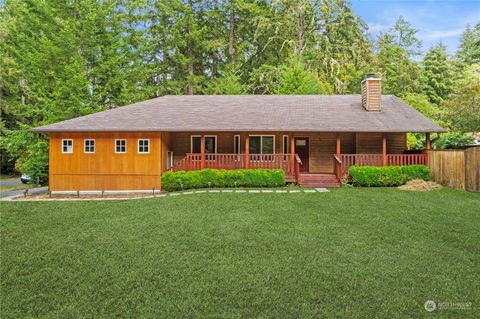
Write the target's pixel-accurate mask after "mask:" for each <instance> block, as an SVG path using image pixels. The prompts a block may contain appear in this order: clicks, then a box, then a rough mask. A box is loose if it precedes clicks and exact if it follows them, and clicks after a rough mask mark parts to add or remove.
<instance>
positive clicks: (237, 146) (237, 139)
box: [233, 135, 240, 154]
mask: <svg viewBox="0 0 480 319" xmlns="http://www.w3.org/2000/svg"><path fill="white" fill-rule="evenodd" d="M233 153H234V154H240V135H234V136H233Z"/></svg>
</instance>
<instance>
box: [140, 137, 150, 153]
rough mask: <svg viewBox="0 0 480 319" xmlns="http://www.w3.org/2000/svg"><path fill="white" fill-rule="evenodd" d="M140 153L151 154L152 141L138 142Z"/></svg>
mask: <svg viewBox="0 0 480 319" xmlns="http://www.w3.org/2000/svg"><path fill="white" fill-rule="evenodd" d="M138 153H139V154H148V153H150V140H148V139H141V140H138Z"/></svg>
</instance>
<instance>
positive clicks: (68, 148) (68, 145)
mask: <svg viewBox="0 0 480 319" xmlns="http://www.w3.org/2000/svg"><path fill="white" fill-rule="evenodd" d="M62 153H64V154H71V153H73V140H62Z"/></svg>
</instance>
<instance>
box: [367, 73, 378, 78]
mask: <svg viewBox="0 0 480 319" xmlns="http://www.w3.org/2000/svg"><path fill="white" fill-rule="evenodd" d="M376 77H377V75H376V74H375V73H373V72H369V73H368V74H367V79H375V78H376Z"/></svg>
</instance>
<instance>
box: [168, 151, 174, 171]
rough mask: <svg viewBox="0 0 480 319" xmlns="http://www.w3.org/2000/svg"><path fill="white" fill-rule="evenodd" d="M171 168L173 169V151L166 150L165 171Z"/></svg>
mask: <svg viewBox="0 0 480 319" xmlns="http://www.w3.org/2000/svg"><path fill="white" fill-rule="evenodd" d="M169 162H170V163H169ZM168 164H170V165H168ZM172 167H173V151H168V150H167V169H170V168H172Z"/></svg>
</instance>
